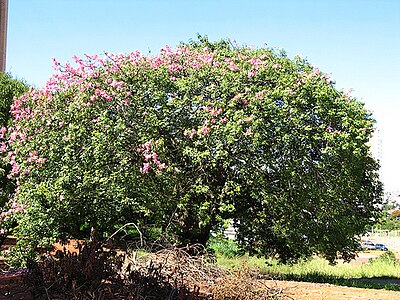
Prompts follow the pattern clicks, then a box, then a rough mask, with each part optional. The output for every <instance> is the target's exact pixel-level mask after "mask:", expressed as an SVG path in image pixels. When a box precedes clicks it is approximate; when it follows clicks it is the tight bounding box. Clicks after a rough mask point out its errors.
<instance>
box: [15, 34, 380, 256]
mask: <svg viewBox="0 0 400 300" xmlns="http://www.w3.org/2000/svg"><path fill="white" fill-rule="evenodd" d="M74 61H75V64H74V65H71V64H69V63H66V64H65V65H61V64H60V63H58V62H57V61H55V67H56V69H57V73H56V74H55V75H54V76H53V77H52V78H51V79H50V80H49V81H48V82H47V85H46V87H45V88H43V89H41V90H35V89H31V90H30V91H29V92H28V93H26V94H25V95H23V96H22V97H20V98H18V99H16V100H15V102H14V104H13V106H12V114H13V116H14V125H13V130H12V132H11V133H10V134H8V143H7V147H8V149H7V151H8V152H7V153H9V155H8V156H7V161H8V162H9V163H10V164H11V165H12V170H11V172H10V176H13V177H14V178H16V179H17V182H18V188H17V192H16V194H15V199H16V201H17V202H18V203H19V204H21V205H26V210H25V213H24V214H23V215H21V218H20V220H19V225H18V228H17V229H18V232H19V234H20V235H21V236H23V237H24V238H25V239H29V238H31V239H33V240H36V241H45V240H48V239H49V238H60V237H64V238H69V237H81V236H82V235H85V234H87V232H88V230H89V229H90V228H92V227H93V228H96V229H97V230H98V231H99V232H100V233H101V234H103V236H107V235H109V234H110V233H112V232H113V231H114V230H115V229H116V227H118V226H121V225H122V224H124V223H127V222H135V224H137V225H138V226H139V227H146V226H149V225H155V226H156V227H157V228H160V230H161V232H162V233H165V234H168V235H169V236H170V237H172V238H174V239H175V241H176V242H178V243H181V244H186V243H195V242H200V243H203V244H204V243H205V242H206V241H207V239H208V237H209V234H210V231H212V230H214V231H215V230H219V228H220V226H221V224H222V223H223V221H224V220H226V219H232V220H233V221H234V224H235V226H236V227H237V230H238V241H239V242H240V243H241V244H242V246H243V247H244V249H246V250H248V251H250V252H251V253H257V254H260V255H266V256H269V255H275V256H278V257H279V258H280V259H281V260H283V261H287V260H290V259H296V258H299V257H302V256H307V255H311V254H313V253H321V254H323V255H325V257H326V258H328V259H329V260H331V261H333V260H334V259H335V258H337V257H338V255H339V256H341V257H343V258H345V259H349V258H351V257H352V255H354V253H355V251H356V248H357V243H358V241H357V235H359V234H362V233H363V232H364V230H365V227H366V225H370V224H372V223H373V222H374V218H375V217H376V216H377V213H378V207H377V205H378V204H379V203H380V202H381V184H380V182H379V180H378V174H377V170H378V164H377V162H376V161H375V160H374V159H373V157H372V156H371V153H370V149H369V145H368V142H369V139H370V137H371V134H372V132H373V129H374V120H373V118H372V116H371V113H369V112H368V111H366V110H365V108H364V106H363V104H362V103H360V102H359V101H357V100H356V99H354V98H353V97H351V96H350V95H349V94H346V93H344V92H342V91H339V90H338V89H337V88H336V87H335V84H334V82H333V81H332V80H331V79H330V77H329V75H327V74H325V73H323V72H321V71H320V70H319V69H318V68H315V67H313V66H312V65H310V64H309V63H308V62H307V61H306V60H304V59H302V58H300V57H298V56H296V57H294V59H289V58H288V57H287V55H286V54H285V53H284V52H283V51H281V52H276V51H273V50H271V49H268V48H261V49H250V48H248V47H238V46H236V45H232V44H231V43H230V42H229V41H220V42H216V43H211V42H209V41H208V40H207V39H206V38H200V40H199V41H191V42H190V43H188V44H182V45H180V46H179V47H177V48H176V49H172V48H170V47H165V48H164V49H161V51H160V54H158V55H153V56H144V55H142V54H141V53H139V52H133V53H128V54H118V55H114V54H105V55H103V56H97V55H86V57H85V58H79V57H74Z"/></svg>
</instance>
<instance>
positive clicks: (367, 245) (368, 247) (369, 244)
mask: <svg viewBox="0 0 400 300" xmlns="http://www.w3.org/2000/svg"><path fill="white" fill-rule="evenodd" d="M361 249H362V250H375V249H376V248H375V244H374V243H372V242H370V241H368V242H362V243H361Z"/></svg>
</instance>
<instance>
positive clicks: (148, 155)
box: [136, 141, 165, 173]
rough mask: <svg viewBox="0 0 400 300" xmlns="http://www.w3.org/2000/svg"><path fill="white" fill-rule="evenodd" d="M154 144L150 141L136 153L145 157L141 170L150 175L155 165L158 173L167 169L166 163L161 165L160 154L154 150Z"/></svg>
mask: <svg viewBox="0 0 400 300" xmlns="http://www.w3.org/2000/svg"><path fill="white" fill-rule="evenodd" d="M152 148H153V142H152V141H148V142H146V143H144V144H142V145H141V146H140V147H139V148H137V149H136V151H137V152H138V153H140V154H142V155H143V158H144V161H145V162H144V163H143V166H142V167H141V168H140V172H141V173H148V172H149V171H150V168H151V165H152V164H154V165H155V166H156V167H157V171H156V172H160V171H161V170H163V169H165V163H161V162H160V161H159V160H158V154H157V153H156V152H154V151H153V150H152Z"/></svg>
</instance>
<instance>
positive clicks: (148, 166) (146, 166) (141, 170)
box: [140, 163, 150, 173]
mask: <svg viewBox="0 0 400 300" xmlns="http://www.w3.org/2000/svg"><path fill="white" fill-rule="evenodd" d="M149 169H150V163H144V164H143V167H142V168H140V172H142V173H147V172H149Z"/></svg>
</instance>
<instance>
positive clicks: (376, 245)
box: [375, 244, 388, 251]
mask: <svg viewBox="0 0 400 300" xmlns="http://www.w3.org/2000/svg"><path fill="white" fill-rule="evenodd" d="M375 249H376V250H381V251H388V248H387V247H386V246H385V245H384V244H375Z"/></svg>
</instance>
